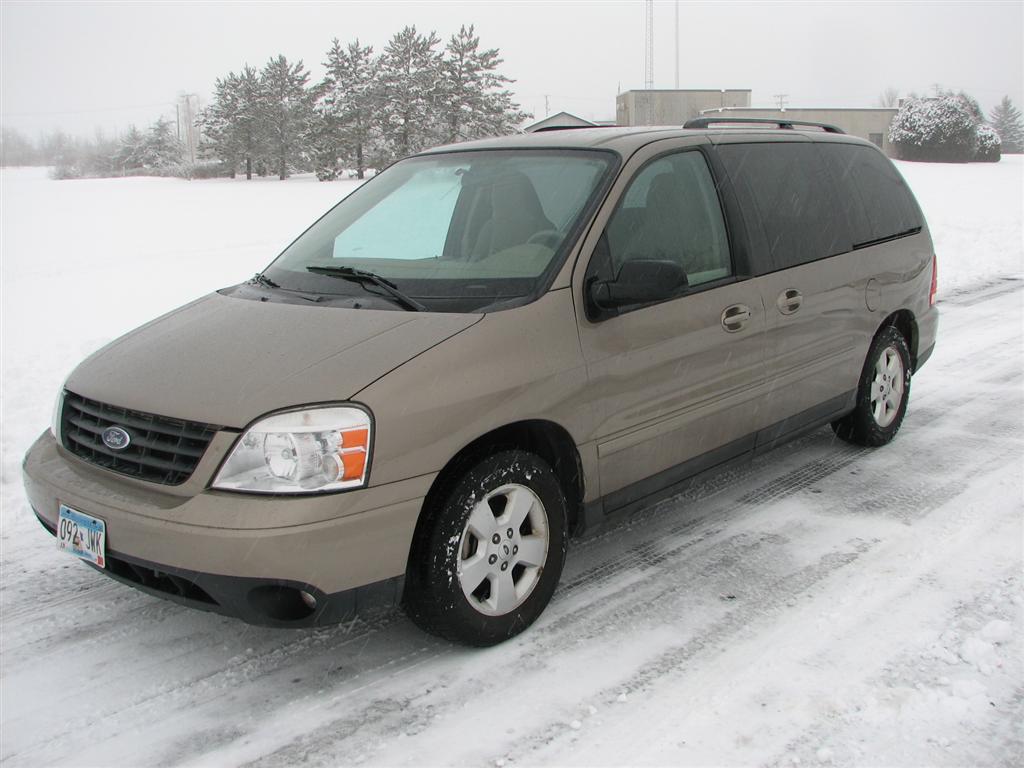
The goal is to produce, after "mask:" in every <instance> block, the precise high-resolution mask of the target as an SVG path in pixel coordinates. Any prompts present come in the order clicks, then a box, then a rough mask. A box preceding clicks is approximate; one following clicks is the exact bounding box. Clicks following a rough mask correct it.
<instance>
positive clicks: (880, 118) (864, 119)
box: [701, 107, 896, 157]
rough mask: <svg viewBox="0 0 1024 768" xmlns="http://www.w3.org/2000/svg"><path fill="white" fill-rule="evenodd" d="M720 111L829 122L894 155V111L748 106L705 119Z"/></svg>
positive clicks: (715, 110)
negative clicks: (891, 136)
mask: <svg viewBox="0 0 1024 768" xmlns="http://www.w3.org/2000/svg"><path fill="white" fill-rule="evenodd" d="M719 112H721V114H722V116H723V117H725V116H728V117H767V118H780V119H789V120H806V121H808V122H812V123H829V124H830V125H835V126H838V127H839V128H842V129H843V130H844V131H846V133H848V134H850V135H851V136H859V137H860V138H862V139H867V140H868V141H870V142H872V143H873V144H875V145H876V146H877V147H878V148H879V149H881V150H882V151H883V152H885V154H887V155H888V156H889V157H893V156H894V155H895V151H894V150H893V147H892V146H891V145H890V144H889V124H890V123H892V119H893V117H895V116H896V110H895V109H880V108H879V109H874V108H872V109H838V108H837V109H785V110H779V109H759V108H756V107H747V108H744V109H736V108H731V109H730V108H726V109H722V110H719V109H713V110H711V111H707V112H705V113H704V114H703V115H701V116H702V117H714V116H715V115H716V114H718V113H719Z"/></svg>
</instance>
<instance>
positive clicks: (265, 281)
mask: <svg viewBox="0 0 1024 768" xmlns="http://www.w3.org/2000/svg"><path fill="white" fill-rule="evenodd" d="M250 282H253V283H256V284H257V285H264V286H266V287H267V288H280V287H281V286H280V285H278V284H277V283H275V282H274V281H273V280H271V279H270V278H269V277H267V276H266V275H264V274H263V273H262V272H257V273H256V274H255V275H253V277H252V280H251V281H250Z"/></svg>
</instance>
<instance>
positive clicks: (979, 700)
mask: <svg viewBox="0 0 1024 768" xmlns="http://www.w3.org/2000/svg"><path fill="white" fill-rule="evenodd" d="M900 168H901V171H902V172H903V173H904V175H905V176H906V177H907V179H908V181H909V182H910V184H911V186H912V187H913V188H914V191H915V193H916V194H917V196H918V199H919V201H920V202H921V205H922V207H923V208H924V211H925V214H926V216H927V218H928V221H929V224H930V226H931V228H932V231H933V235H934V237H935V241H936V250H937V252H938V255H939V264H940V298H941V299H942V309H943V315H942V321H941V326H940V335H939V345H938V347H937V350H936V353H935V355H934V357H933V358H932V360H931V361H930V362H929V363H928V365H927V366H925V368H924V369H923V370H922V372H921V374H920V376H918V377H916V378H915V380H914V386H913V392H912V395H911V405H910V410H909V413H908V416H907V420H906V422H905V424H904V427H903V430H902V431H901V433H900V435H899V437H898V438H897V440H896V441H895V442H894V443H893V444H892V445H890V446H888V447H886V448H884V449H880V450H876V451H869V450H860V449H855V448H852V447H850V446H847V445H844V444H841V443H837V442H834V441H833V439H832V436H831V432H830V431H828V430H821V431H819V432H817V433H815V434H812V435H810V436H808V437H806V438H803V439H802V440H799V441H797V442H795V443H791V444H789V445H787V446H785V447H783V448H780V449H778V450H776V451H775V452H773V453H772V454H769V455H767V456H764V457H762V458H759V459H758V460H756V461H755V462H754V463H753V464H751V465H749V466H746V467H743V468H741V469H737V470H734V471H731V472H729V473H727V474H725V475H720V476H718V477H717V478H714V479H712V480H709V481H706V482H704V483H702V484H700V485H698V486H697V487H695V488H694V489H692V490H690V491H688V492H687V493H685V494H683V495H681V496H679V497H677V498H675V499H672V500H669V501H666V502H663V503H661V504H659V505H657V506H656V507H655V508H652V509H649V510H646V511H644V512H642V513H641V514H639V515H638V516H636V517H635V518H634V519H632V520H630V521H628V522H626V523H623V524H622V525H621V526H619V527H618V528H617V529H615V530H613V531H611V532H609V533H606V534H604V535H602V536H600V537H598V538H592V539H589V540H586V541H583V542H577V543H576V545H575V546H574V547H573V549H572V550H571V552H570V556H569V561H568V563H567V566H566V571H565V573H564V575H563V578H562V584H561V587H560V589H559V592H558V593H557V594H556V597H555V600H554V602H553V603H552V605H551V606H550V607H549V609H548V610H547V612H546V613H545V614H544V616H543V617H542V618H541V620H540V621H539V622H538V623H537V625H535V627H534V628H532V629H531V630H530V631H528V632H526V633H525V634H524V635H522V636H520V637H518V638H516V639H515V640H513V641H511V642H509V643H506V644H505V645H502V646H500V647H497V648H493V649H488V650H484V651H474V650H467V649H463V648H459V647H453V646H451V645H449V644H447V643H444V642H442V641H439V640H436V639H434V638H431V637H428V636H426V635H423V634H422V633H420V632H419V631H418V630H416V629H415V628H414V627H413V626H412V625H411V624H410V623H409V622H408V621H407V620H406V619H405V618H404V617H402V616H401V614H399V613H397V612H392V613H388V614H386V615H384V616H382V617H378V618H375V619H373V620H370V621H367V620H357V621H355V622H353V623H351V624H348V625H344V626H339V627H332V628H325V629H319V630H311V631H292V630H269V629H260V628H254V627H249V626H246V625H244V624H241V623H239V622H236V621H234V620H231V619H226V618H222V617H218V616H215V615H210V614H204V613H199V612H195V611H190V610H187V609H184V608H180V607H178V606H176V605H173V604H171V603H169V602H165V601H161V600H157V599H154V598H150V597H148V596H146V595H142V594H140V593H138V592H136V591H134V590H132V589H130V588H128V587H124V586H121V585H119V584H116V583H114V582H112V581H109V580H106V579H102V578H100V577H99V576H98V575H97V574H95V573H94V572H93V571H91V570H90V569H88V568H87V567H85V566H84V565H81V564H79V563H77V562H74V561H73V560H72V559H71V558H69V557H67V556H66V555H62V554H60V553H58V552H57V551H56V549H55V548H54V545H53V540H52V539H51V538H50V537H49V536H48V535H47V534H45V533H44V532H43V531H42V529H41V528H40V527H39V526H38V524H37V523H36V522H35V520H34V518H33V516H32V513H31V511H30V510H29V508H28V505H27V502H26V501H25V498H24V494H23V491H22V489H21V479H20V469H19V464H20V460H21V456H22V455H23V454H24V451H25V450H26V448H27V447H28V445H29V444H30V443H31V441H32V440H33V439H34V438H35V436H36V435H37V434H38V433H39V432H41V431H42V430H43V429H44V428H45V427H46V425H47V423H48V421H49V418H50V411H51V407H52V400H53V396H54V394H55V392H56V390H57V388H58V387H59V385H60V383H61V381H62V379H63V377H64V376H65V375H66V374H67V373H68V372H69V371H70V369H71V368H72V367H73V366H74V365H75V364H76V363H77V362H78V361H79V360H80V359H81V358H82V357H84V356H85V355H86V354H87V353H89V352H90V351H92V350H93V349H95V348H96V347H98V346H100V345H101V344H103V343H105V342H106V341H108V340H110V339H111V338H113V337H115V336H117V335H118V334H120V333H122V332H124V331H126V330H129V329H130V328H132V327H134V326H136V325H138V324H139V323H141V322H143V321H145V320H147V319H150V318H151V317H154V316H156V315H158V314H160V313H161V312H163V311H165V310H167V309H170V308H172V307H174V306H177V305H179V304H181V303H184V302H185V301H187V300H189V299H192V298H194V297H196V296H198V295H200V294H202V293H205V292H207V291H209V290H212V289H214V288H217V287H220V286H222V285H227V284H230V283H233V282H237V281H239V280H241V279H244V278H246V277H248V276H250V275H251V274H252V273H253V272H255V271H256V270H257V269H259V268H261V267H262V266H264V265H265V264H266V262H268V261H269V260H270V258H271V257H272V256H273V255H274V254H275V253H276V252H278V251H279V250H280V249H281V248H282V247H283V246H284V245H285V244H287V242H288V241H289V240H290V239H291V238H292V237H294V236H295V235H296V234H297V233H298V232H299V231H301V229H302V228H303V227H304V226H305V225H307V224H308V223H309V222H310V221H312V219H313V218H314V217H315V216H316V215H317V214H319V213H320V212H322V211H323V210H325V209H326V208H327V207H329V206H330V205H331V204H332V203H333V202H334V201H336V200H337V199H338V198H340V197H341V196H343V195H344V194H346V193H347V191H349V190H350V189H352V188H353V184H354V182H342V183H333V184H319V183H316V182H314V181H312V180H309V179H296V180H292V181H289V182H286V183H279V182H276V181H259V182H253V183H246V182H244V181H227V180H219V181H202V182H186V181H180V180H174V179H141V178H137V179H123V180H121V179H119V180H92V181H66V182H53V181H50V180H48V179H47V178H46V177H45V174H44V173H42V172H41V171H38V170H34V169H25V170H4V171H3V172H2V173H0V206H2V208H0V216H2V219H0V259H2V280H0V282H2V348H0V351H2V386H3V391H2V433H3V434H2V461H3V463H2V469H3V475H2V487H0V494H2V495H0V501H2V507H3V509H2V517H0V522H2V532H0V563H2V580H0V761H2V762H3V763H4V764H5V765H10V766H16V765H17V766H21V765H25V766H28V765H75V766H80V765H167V764H203V765H240V764H255V765H292V764H297V763H304V764H310V765H338V764H366V765H435V764H460V765H465V764H472V765H491V766H507V767H508V768H512V767H513V766H516V765H529V764H537V763H544V764H558V765H621V764H634V765H636V764H644V765H666V764H673V765H786V766H796V765H816V764H821V765H895V766H919V765H949V766H954V765H955V766H966V765H972V766H973V765H1007V766H1009V765H1020V764H1022V763H1024V732H1022V726H1021V723H1022V722H1024V647H1022V643H1024V640H1022V638H1024V592H1022V579H1024V576H1022V562H1024V462H1022V459H1024V342H1022V327H1024V279H1022V273H1024V238H1022V227H1021V225H1022V218H1024V213H1022V211H1024V200H1022V192H1024V173H1022V172H1024V164H1022V163H1021V157H1019V156H1016V157H1006V158H1004V159H1003V161H1002V162H1000V163H998V164H996V165H968V166H947V165H924V164H901V165H900Z"/></svg>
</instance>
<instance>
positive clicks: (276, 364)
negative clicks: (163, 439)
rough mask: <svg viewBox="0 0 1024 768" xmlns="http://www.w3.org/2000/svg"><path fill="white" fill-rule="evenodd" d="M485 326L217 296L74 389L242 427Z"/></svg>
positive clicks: (103, 364)
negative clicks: (461, 333) (471, 328)
mask: <svg viewBox="0 0 1024 768" xmlns="http://www.w3.org/2000/svg"><path fill="white" fill-rule="evenodd" d="M481 317H483V315H479V314H449V313H431V312H400V311H390V310H375V309H347V308H341V307H323V306H320V307H318V306H305V305H297V304H285V303H276V302H259V301H248V300H244V299H237V298H232V297H229V296H223V295H221V294H218V293H214V294H211V295H209V296H206V297H204V298H202V299H199V300H198V301H196V302H193V303H192V304H187V305H186V306H184V307H181V308H180V309H177V310H175V311H174V312H171V313H170V314H167V315H164V316H163V317H161V318H158V319H157V320H154V321H153V322H151V323H148V324H147V325H144V326H142V327H140V328H138V329H136V330H134V331H132V332H131V333H128V334H127V335H125V336H122V337H121V338H120V339H117V340H116V341H114V342H112V343H111V344H109V345H107V346H106V347H104V348H103V349H101V350H99V351H98V352H97V353H95V354H94V355H93V356H92V357H90V358H88V359H87V360H86V361H85V362H83V363H82V364H81V365H80V366H78V368H77V369H75V371H74V373H72V374H71V376H70V378H69V379H68V382H67V385H66V387H67V389H69V390H71V391H72V392H75V393H77V394H79V395H82V396H84V397H88V398H92V399H94V400H99V401H101V402H105V403H109V404H111V405H117V406H121V407H123V408H131V409H133V410H137V411H144V412H147V413H155V414H159V415H161V416H170V417H174V418H179V419H185V420H190V421H202V422H206V423H208V424H217V425H221V426H227V427H236V428H242V427H244V426H246V425H247V424H248V423H249V422H251V421H252V420H253V419H256V418H257V417H259V416H262V415H263V414H265V413H267V412H269V411H274V410H278V409H281V408H288V407H291V406H295V405H303V404H306V403H317V402H328V401H339V400H347V399H349V398H351V397H353V396H354V395H355V394H356V393H357V392H359V391H360V390H362V389H364V388H365V387H366V386H367V385H369V384H371V383H372V382H374V381H376V380H377V379H379V378H380V377H381V376H383V375H384V374H386V373H388V372H389V371H391V370H393V369H395V368H397V367H398V366H400V365H401V364H402V363H404V362H406V361H407V360H409V359H411V358H413V357H415V356H416V355H418V354H419V353H421V352H423V351H424V350H426V349H429V348H430V347H432V346H434V345H435V344H439V343H440V342H442V341H444V340H445V339H447V338H449V337H451V336H454V335H455V334H457V333H459V332H460V331H462V330H464V329H466V328H468V327H469V326H471V325H473V324H474V323H475V322H477V321H479V320H480V318H481Z"/></svg>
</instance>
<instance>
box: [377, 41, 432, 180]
mask: <svg viewBox="0 0 1024 768" xmlns="http://www.w3.org/2000/svg"><path fill="white" fill-rule="evenodd" d="M440 42H441V41H440V39H439V38H438V37H437V35H436V34H435V33H434V32H431V33H430V34H428V35H421V34H420V33H418V32H417V31H416V27H406V28H405V29H403V30H402V31H401V32H399V33H398V34H396V35H394V36H393V37H392V38H391V40H390V41H389V42H388V44H387V46H385V48H384V53H383V55H382V56H381V57H380V60H379V80H378V82H379V84H380V100H379V106H378V110H377V120H378V124H379V125H380V127H381V147H380V162H379V163H378V164H377V167H378V168H379V167H381V165H383V164H387V163H389V162H391V161H393V160H398V159H400V158H403V157H405V156H407V155H411V154H413V153H415V152H419V151H420V150H421V149H425V148H426V147H429V146H431V145H433V144H436V143H438V141H439V133H440V131H439V130H438V128H439V126H438V122H439V121H438V120H437V106H438V101H439V98H440V96H441V88H440V81H441V55H440V54H439V53H438V52H437V51H436V50H435V48H436V46H437V45H438V43H440Z"/></svg>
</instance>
